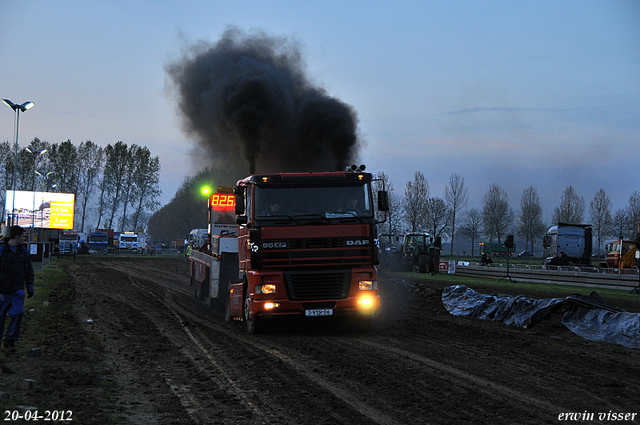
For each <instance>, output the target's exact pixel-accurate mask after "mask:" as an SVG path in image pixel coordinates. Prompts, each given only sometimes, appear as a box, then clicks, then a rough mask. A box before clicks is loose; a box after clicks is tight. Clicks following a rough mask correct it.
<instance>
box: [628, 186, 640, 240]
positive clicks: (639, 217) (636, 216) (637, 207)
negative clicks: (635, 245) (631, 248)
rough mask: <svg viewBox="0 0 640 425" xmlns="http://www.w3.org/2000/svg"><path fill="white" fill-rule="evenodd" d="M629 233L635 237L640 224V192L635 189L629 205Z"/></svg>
mask: <svg viewBox="0 0 640 425" xmlns="http://www.w3.org/2000/svg"><path fill="white" fill-rule="evenodd" d="M627 222H628V227H629V228H628V230H627V231H628V232H629V233H628V235H630V237H631V238H634V239H635V236H636V233H637V232H638V224H640V193H639V192H638V191H637V190H634V191H633V193H632V194H631V196H630V197H629V206H628V207H627Z"/></svg>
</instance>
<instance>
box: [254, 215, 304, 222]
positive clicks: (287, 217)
mask: <svg viewBox="0 0 640 425" xmlns="http://www.w3.org/2000/svg"><path fill="white" fill-rule="evenodd" d="M258 217H259V218H260V220H289V222H292V221H293V222H295V223H296V224H300V222H299V221H298V220H296V219H295V218H294V216H291V215H286V214H269V215H262V216H258ZM296 217H297V216H296Z"/></svg>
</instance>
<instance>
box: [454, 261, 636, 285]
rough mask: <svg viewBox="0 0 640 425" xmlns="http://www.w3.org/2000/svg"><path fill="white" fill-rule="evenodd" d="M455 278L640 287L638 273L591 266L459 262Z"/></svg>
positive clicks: (632, 270) (633, 270)
mask: <svg viewBox="0 0 640 425" xmlns="http://www.w3.org/2000/svg"><path fill="white" fill-rule="evenodd" d="M456 274H460V275H463V276H465V275H466V276H481V277H487V278H496V279H506V278H510V279H511V280H512V281H516V282H517V281H522V282H539V283H550V284H557V285H574V286H588V287H599V288H611V289H632V288H635V287H637V286H640V277H639V276H638V269H622V270H620V269H601V268H599V267H588V266H542V265H527V264H510V265H509V268H508V273H507V265H506V264H495V263H494V264H489V265H488V266H480V265H479V264H478V263H468V262H464V261H459V262H457V264H456Z"/></svg>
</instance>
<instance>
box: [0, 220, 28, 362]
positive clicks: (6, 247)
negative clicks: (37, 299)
mask: <svg viewBox="0 0 640 425" xmlns="http://www.w3.org/2000/svg"><path fill="white" fill-rule="evenodd" d="M24 240H25V231H24V229H23V228H22V227H20V226H13V227H12V228H11V230H9V237H8V238H5V240H4V243H3V244H2V245H0V340H2V334H3V333H4V322H5V319H6V317H7V314H8V315H9V327H8V328H7V336H6V338H5V342H4V346H5V348H6V349H7V350H8V351H16V347H15V344H16V341H17V340H18V338H19V337H20V322H21V321H22V316H24V287H25V285H26V287H27V294H28V297H29V298H31V297H33V281H34V272H33V265H32V264H31V256H30V255H29V252H28V251H27V249H26V247H25V246H24V245H23V243H24Z"/></svg>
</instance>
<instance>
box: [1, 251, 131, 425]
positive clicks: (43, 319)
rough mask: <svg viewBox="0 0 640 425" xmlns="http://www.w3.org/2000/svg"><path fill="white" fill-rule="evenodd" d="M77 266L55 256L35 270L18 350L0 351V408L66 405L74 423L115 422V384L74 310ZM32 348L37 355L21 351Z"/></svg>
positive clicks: (50, 407) (65, 407)
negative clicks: (26, 385) (25, 384)
mask: <svg viewBox="0 0 640 425" xmlns="http://www.w3.org/2000/svg"><path fill="white" fill-rule="evenodd" d="M77 267H78V264H76V263H74V262H73V260H72V259H70V258H61V259H58V260H55V261H54V262H53V263H52V264H50V265H49V266H47V267H45V269H44V270H43V271H41V272H37V273H36V280H35V295H34V296H33V297H32V298H27V299H26V300H25V305H24V311H25V316H24V318H23V320H22V324H21V335H20V339H19V341H18V344H17V347H18V351H17V352H16V353H7V352H6V351H4V350H2V351H0V364H2V365H3V366H4V367H5V368H8V369H9V370H10V372H11V373H7V374H5V375H0V376H2V378H0V379H2V382H3V385H2V387H4V388H6V389H4V388H3V390H2V391H6V392H8V393H9V395H10V397H11V398H9V399H4V400H0V411H5V410H13V409H15V408H16V406H18V405H28V406H36V407H38V408H39V410H41V411H44V410H71V411H72V412H73V421H74V422H78V423H87V424H98V423H100V424H102V423H113V422H117V420H115V417H116V416H114V415H117V413H115V412H116V411H117V410H118V408H117V406H116V399H117V393H118V386H117V384H116V383H115V381H114V380H113V379H111V373H110V371H109V370H108V369H107V368H105V366H104V365H103V364H102V363H101V361H100V360H99V356H98V354H97V353H100V352H101V351H102V348H101V345H100V342H99V341H98V340H97V339H96V338H95V337H93V336H92V335H91V334H89V333H88V332H87V331H85V330H84V329H83V327H82V326H81V324H80V323H79V322H78V320H77V318H76V315H75V314H74V308H75V307H74V302H75V299H76V287H75V283H74V280H73V278H72V273H73V270H74V269H75V268H77ZM36 347H37V348H40V349H41V350H42V355H41V356H40V357H29V356H27V351H28V350H29V349H31V348H36ZM25 378H28V379H34V380H36V381H37V389H36V390H32V391H24V390H21V389H20V385H19V383H20V382H21V381H22V379H25ZM5 384H6V385H5Z"/></svg>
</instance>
